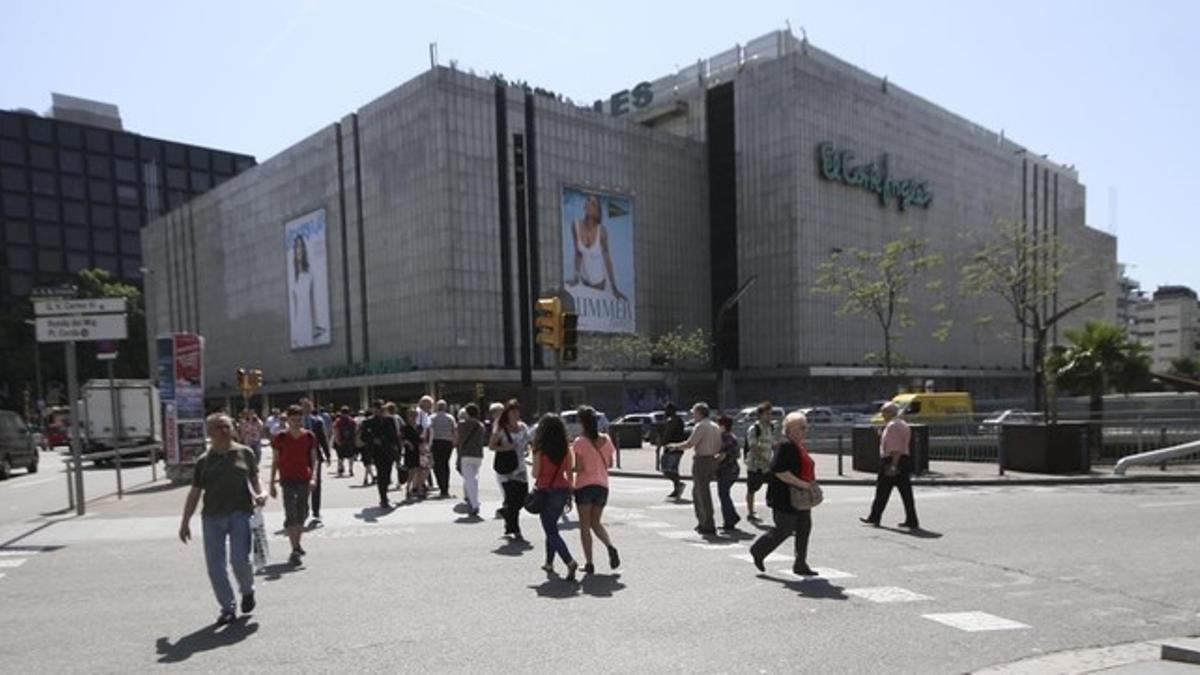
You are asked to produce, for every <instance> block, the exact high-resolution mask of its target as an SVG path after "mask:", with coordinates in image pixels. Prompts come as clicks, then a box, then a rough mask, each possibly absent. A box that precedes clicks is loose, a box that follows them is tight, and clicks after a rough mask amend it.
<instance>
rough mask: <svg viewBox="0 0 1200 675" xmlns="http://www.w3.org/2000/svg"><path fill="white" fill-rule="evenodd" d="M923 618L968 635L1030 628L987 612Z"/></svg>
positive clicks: (935, 615)
mask: <svg viewBox="0 0 1200 675" xmlns="http://www.w3.org/2000/svg"><path fill="white" fill-rule="evenodd" d="M921 617H922V618H925V619H929V620H930V621H936V622H938V623H940V624H945V625H947V626H950V627H951V628H957V629H959V630H963V631H966V632H968V633H978V632H981V631H989V630H1021V629H1024V628H1029V626H1027V625H1025V624H1023V623H1021V622H1020V621H1013V620H1012V619H1005V618H1004V617H1002V616H996V615H995V614H988V613H987V612H947V613H942V614H922V615H921Z"/></svg>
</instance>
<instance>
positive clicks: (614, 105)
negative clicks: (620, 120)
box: [592, 82, 654, 117]
mask: <svg viewBox="0 0 1200 675" xmlns="http://www.w3.org/2000/svg"><path fill="white" fill-rule="evenodd" d="M650 87H651V85H650V83H649V82H639V83H638V85H637V86H636V87H634V88H633V89H632V90H629V89H622V90H621V91H618V92H617V93H615V94H613V95H612V96H611V97H609V99H608V112H609V114H610V115H612V116H613V117H620V116H621V115H624V114H625V113H627V112H629V111H630V110H633V109H637V110H641V109H642V108H645V107H646V106H648V105H650V104H651V103H653V102H654V90H653V89H651V88H650ZM631 105H632V106H633V108H630V106H631ZM592 109H594V110H595V111H596V112H604V101H596V102H595V103H593V104H592Z"/></svg>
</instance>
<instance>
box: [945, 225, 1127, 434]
mask: <svg viewBox="0 0 1200 675" xmlns="http://www.w3.org/2000/svg"><path fill="white" fill-rule="evenodd" d="M1070 263H1071V261H1070V260H1069V258H1068V252H1067V251H1066V250H1065V249H1064V248H1063V247H1062V245H1061V244H1060V243H1059V242H1058V241H1057V240H1056V239H1054V238H1051V237H1048V236H1044V237H1042V238H1041V239H1039V238H1038V237H1037V236H1035V235H1033V234H1032V233H1030V232H1028V231H1026V230H1025V228H1023V227H1022V226H1021V225H1020V224H1019V223H1009V222H1001V223H1000V236H999V238H998V239H997V240H995V241H991V242H988V243H986V244H984V245H982V246H981V247H980V248H978V249H977V250H976V251H975V253H974V255H973V256H971V258H970V260H969V262H967V263H966V264H965V265H963V267H962V270H961V275H962V281H961V290H962V293H963V295H965V296H967V297H978V296H982V295H995V296H999V297H1000V298H1001V299H1002V300H1003V301H1004V303H1005V304H1006V305H1007V306H1008V310H1009V311H1010V312H1011V313H1012V314H1011V315H1012V318H1013V321H1014V322H1015V323H1016V325H1018V326H1021V327H1023V328H1025V330H1026V334H1027V340H1028V345H1029V349H1030V351H1031V357H1032V364H1033V406H1034V409H1035V410H1037V411H1039V412H1045V410H1046V398H1047V395H1046V371H1045V368H1046V343H1047V340H1048V337H1049V335H1050V330H1051V329H1052V328H1054V326H1055V325H1056V324H1058V322H1059V321H1062V320H1063V319H1064V318H1065V317H1066V316H1067V315H1069V314H1071V313H1072V312H1074V311H1076V310H1078V309H1079V308H1081V307H1083V306H1084V305H1086V304H1088V303H1090V302H1092V301H1093V300H1096V299H1097V298H1100V297H1102V296H1103V295H1104V291H1097V292H1095V293H1092V294H1091V295H1088V296H1087V297H1084V298H1079V299H1074V300H1069V301H1067V302H1066V303H1064V304H1063V305H1062V307H1061V308H1057V307H1056V305H1057V303H1054V302H1053V298H1054V295H1055V293H1056V292H1057V291H1058V282H1059V281H1060V280H1061V279H1062V277H1063V275H1064V274H1065V272H1066V269H1067V268H1068V266H1069V265H1070ZM992 318H993V317H990V316H986V315H985V316H981V317H980V319H981V320H982V321H989V322H990V321H991V319H992ZM1024 348H1025V345H1022V349H1024Z"/></svg>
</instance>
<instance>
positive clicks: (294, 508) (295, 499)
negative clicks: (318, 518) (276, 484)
mask: <svg viewBox="0 0 1200 675" xmlns="http://www.w3.org/2000/svg"><path fill="white" fill-rule="evenodd" d="M280 483H282V485H283V526H284V527H291V526H293V525H303V524H304V521H305V520H308V481H306V480H285V481H280Z"/></svg>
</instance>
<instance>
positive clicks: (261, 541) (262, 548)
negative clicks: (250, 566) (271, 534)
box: [250, 506, 270, 572]
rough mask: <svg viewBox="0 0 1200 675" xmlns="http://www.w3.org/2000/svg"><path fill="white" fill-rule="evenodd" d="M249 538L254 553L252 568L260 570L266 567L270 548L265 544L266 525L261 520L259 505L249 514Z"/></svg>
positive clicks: (261, 512)
mask: <svg viewBox="0 0 1200 675" xmlns="http://www.w3.org/2000/svg"><path fill="white" fill-rule="evenodd" d="M250 540H251V544H252V548H251V550H252V553H253V555H254V569H255V570H256V571H258V572H262V571H263V570H264V569H265V568H266V567H267V558H269V557H270V550H269V546H268V544H267V525H266V523H265V522H264V521H263V510H262V507H261V506H259V507H255V509H254V513H253V514H252V515H251V516H250Z"/></svg>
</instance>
